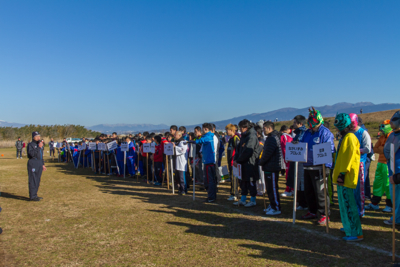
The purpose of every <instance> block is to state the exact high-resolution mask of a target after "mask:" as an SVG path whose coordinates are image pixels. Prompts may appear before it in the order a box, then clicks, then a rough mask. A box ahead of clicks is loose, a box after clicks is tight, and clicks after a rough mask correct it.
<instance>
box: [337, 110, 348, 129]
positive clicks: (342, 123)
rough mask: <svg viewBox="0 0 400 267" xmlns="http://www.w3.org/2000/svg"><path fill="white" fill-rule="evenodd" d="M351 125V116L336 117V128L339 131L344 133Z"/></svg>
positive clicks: (338, 115) (344, 114)
mask: <svg viewBox="0 0 400 267" xmlns="http://www.w3.org/2000/svg"><path fill="white" fill-rule="evenodd" d="M350 124H351V119H350V116H349V114H347V113H340V114H337V115H336V118H335V127H336V128H338V130H339V131H343V130H344V129H345V128H346V127H347V126H349V125H350Z"/></svg>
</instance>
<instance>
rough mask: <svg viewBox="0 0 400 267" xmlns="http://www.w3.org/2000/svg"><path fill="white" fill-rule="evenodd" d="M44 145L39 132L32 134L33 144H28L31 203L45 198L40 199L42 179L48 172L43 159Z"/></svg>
mask: <svg viewBox="0 0 400 267" xmlns="http://www.w3.org/2000/svg"><path fill="white" fill-rule="evenodd" d="M42 147H43V143H42V142H41V141H40V134H39V133H38V132H33V133H32V142H30V143H29V144H28V148H27V153H28V158H29V160H28V177H29V179H28V181H29V199H30V200H31V201H40V200H42V199H43V198H41V197H38V195H37V192H38V190H39V185H40V178H41V177H42V171H46V166H44V159H43V149H42Z"/></svg>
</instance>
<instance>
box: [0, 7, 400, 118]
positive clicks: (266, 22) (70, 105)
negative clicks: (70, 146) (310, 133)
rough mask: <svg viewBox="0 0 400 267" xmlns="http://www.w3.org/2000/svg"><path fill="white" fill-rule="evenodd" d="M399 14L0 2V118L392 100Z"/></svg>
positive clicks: (227, 114)
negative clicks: (0, 110)
mask: <svg viewBox="0 0 400 267" xmlns="http://www.w3.org/2000/svg"><path fill="white" fill-rule="evenodd" d="M399 10H400V1H365V0H363V1H276V0H275V1H266V0H264V1H233V0H229V1H217V0H213V1H156V0H154V1H117V0H114V1H99V0H96V1H81V0H80V1H18V0H15V1H6V0H0V92H1V96H0V105H1V107H2V112H1V114H0V119H1V120H6V121H10V122H18V123H33V124H70V123H71V124H81V125H85V126H91V125H96V124H100V123H152V124H159V123H165V124H177V125H181V124H195V123H201V122H204V121H217V120H222V119H228V118H231V117H236V116H240V115H245V114H250V113H258V112H266V111H270V110H274V109H278V108H284V107H296V108H302V107H307V106H311V105H315V106H320V105H326V104H328V105H329V104H334V103H337V102H352V103H355V102H361V101H371V102H374V103H386V102H392V103H393V102H394V103H398V102H400V100H399V99H398V98H397V97H398V96H399V95H400V94H399V91H400V90H399V89H400V86H399V85H400V75H399V73H400V64H399V62H400V53H399V47H400V31H399V29H400V16H399V13H398V11H399ZM396 96H397V97H396Z"/></svg>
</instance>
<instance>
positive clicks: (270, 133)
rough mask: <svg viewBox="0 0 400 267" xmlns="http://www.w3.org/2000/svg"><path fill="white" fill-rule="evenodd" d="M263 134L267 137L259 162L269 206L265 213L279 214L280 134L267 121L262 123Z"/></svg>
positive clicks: (282, 163)
mask: <svg viewBox="0 0 400 267" xmlns="http://www.w3.org/2000/svg"><path fill="white" fill-rule="evenodd" d="M263 129H264V134H265V135H266V136H267V139H266V140H265V143H264V150H263V153H262V157H261V159H260V162H259V164H260V165H261V166H262V170H263V171H264V176H265V183H266V185H267V194H268V198H269V202H270V206H269V207H268V208H267V210H266V215H279V214H281V213H282V212H281V203H280V198H279V185H278V180H279V172H280V171H281V170H282V169H284V162H283V157H282V149H281V143H280V134H279V132H278V131H276V130H275V125H274V123H273V122H271V121H267V122H265V123H264V125H263Z"/></svg>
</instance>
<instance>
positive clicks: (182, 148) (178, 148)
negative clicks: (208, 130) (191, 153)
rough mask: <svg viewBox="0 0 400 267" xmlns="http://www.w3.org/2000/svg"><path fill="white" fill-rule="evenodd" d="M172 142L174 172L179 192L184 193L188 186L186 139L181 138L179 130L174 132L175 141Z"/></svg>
mask: <svg viewBox="0 0 400 267" xmlns="http://www.w3.org/2000/svg"><path fill="white" fill-rule="evenodd" d="M173 144H174V147H175V155H176V164H175V171H176V172H175V173H176V174H177V177H178V178H179V193H180V194H182V195H186V194H187V188H188V184H187V181H186V178H187V177H186V170H187V160H188V153H187V152H188V145H187V141H186V140H185V139H183V136H182V132H181V131H176V132H175V142H173Z"/></svg>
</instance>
